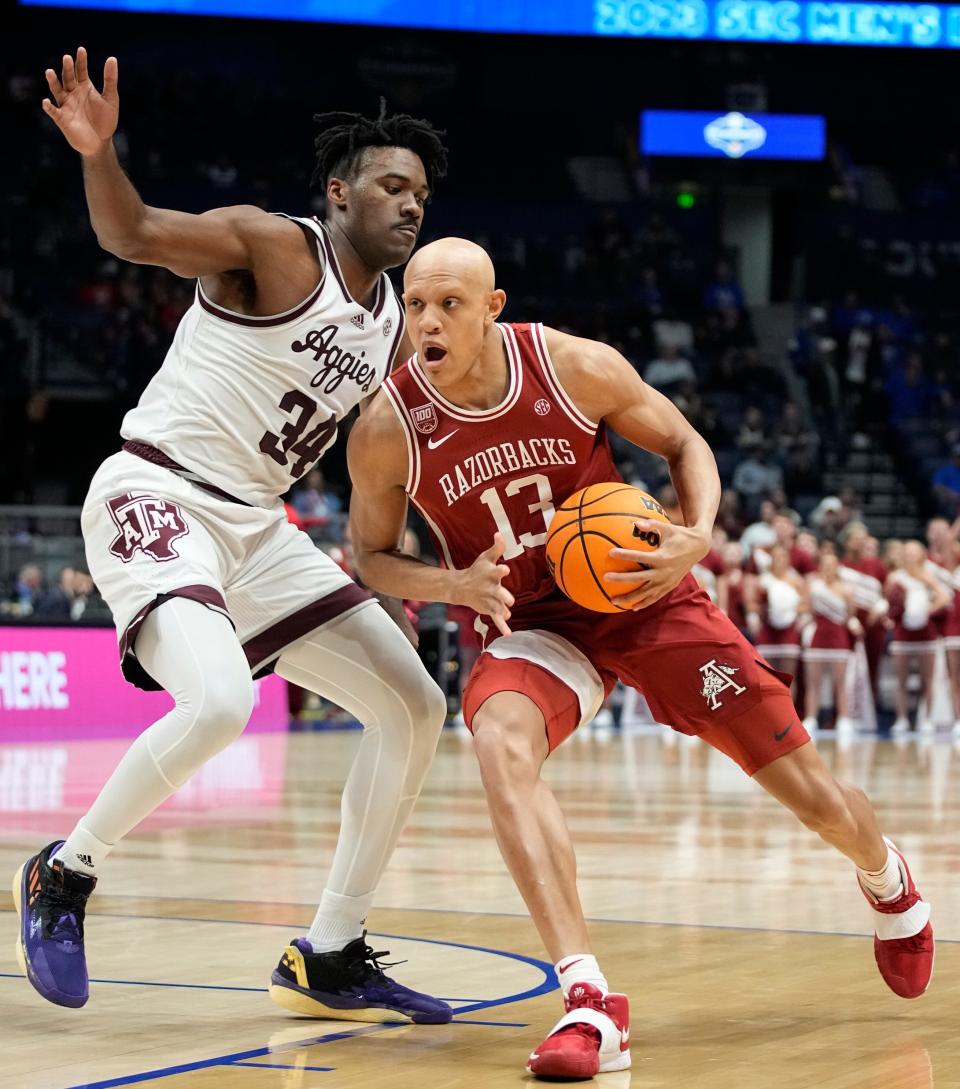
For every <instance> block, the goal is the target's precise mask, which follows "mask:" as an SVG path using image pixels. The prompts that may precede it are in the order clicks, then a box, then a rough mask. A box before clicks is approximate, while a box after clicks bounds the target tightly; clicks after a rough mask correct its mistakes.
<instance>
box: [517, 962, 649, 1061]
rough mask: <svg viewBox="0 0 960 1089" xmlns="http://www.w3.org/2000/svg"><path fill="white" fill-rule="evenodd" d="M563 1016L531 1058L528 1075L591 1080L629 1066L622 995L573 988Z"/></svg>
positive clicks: (585, 985) (627, 1007)
mask: <svg viewBox="0 0 960 1089" xmlns="http://www.w3.org/2000/svg"><path fill="white" fill-rule="evenodd" d="M565 1005H566V1007H567V1012H566V1013H565V1014H564V1015H563V1017H561V1018H560V1020H559V1021H558V1022H557V1023H556V1025H554V1027H553V1029H552V1031H551V1032H550V1035H549V1036H548V1037H547V1038H546V1040H544V1041H543V1043H542V1044H541V1045H540V1046H539V1047H538V1048H537V1049H536V1051H534V1052H532V1053H531V1055H530V1058H529V1059H528V1060H527V1070H529V1071H530V1073H531V1074H533V1075H534V1076H535V1077H538V1078H570V1079H574V1078H583V1079H586V1078H592V1077H593V1076H594V1074H604V1073H607V1072H608V1071H610V1070H626V1069H627V1067H628V1066H629V1065H630V1003H629V1002H628V1001H627V996H626V995H625V994H604V993H603V992H602V991H601V990H600V988H599V987H594V985H593V984H592V983H576V984H574V986H573V987H571V988H570V994H569V995H567V997H566V1000H565Z"/></svg>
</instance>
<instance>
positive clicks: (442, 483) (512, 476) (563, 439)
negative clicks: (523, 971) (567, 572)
mask: <svg viewBox="0 0 960 1089" xmlns="http://www.w3.org/2000/svg"><path fill="white" fill-rule="evenodd" d="M496 328H497V329H498V330H499V332H500V335H501V336H502V337H503V343H504V349H505V353H506V359H507V367H508V369H509V375H510V380H509V383H508V388H507V393H506V396H505V397H504V399H503V401H502V402H501V403H500V404H499V405H496V406H495V407H493V408H490V409H487V410H483V411H478V410H473V409H465V408H460V407H459V406H457V405H454V404H452V403H451V402H450V401H447V400H446V399H445V398H444V397H443V396H442V394H441V393H440V392H439V391H438V390H437V389H435V388H434V387H433V386H432V385H431V384H430V382H429V380H428V379H427V377H426V375H425V374H424V372H423V369H422V368H421V366H420V363H419V361H418V359H417V356H415V355H414V356H413V357H412V358H411V359H409V360H408V361H407V362H406V363H405V364H404V365H403V366H402V367H399V368H398V369H397V370H395V371H394V372H393V373H392V374H391V375H390V377H389V378H388V379H387V380H386V382H385V383H384V386H383V389H384V392H385V393H386V395H387V397H388V398H389V400H390V403H391V404H392V406H393V408H394V411H395V412H396V414H397V416H398V417H399V419H400V422H401V424H402V425H403V429H404V434H405V435H406V438H407V453H408V459H409V474H408V477H407V483H406V490H407V494H408V495H409V496H410V500H411V502H412V503H413V505H414V506H415V507H416V508H417V510H418V511H419V512H420V513H421V515H423V518H424V520H425V521H426V523H427V526H428V527H429V529H430V533H431V535H432V537H433V540H434V544H435V545H436V547H437V550H438V552H439V554H440V555H441V556H442V557H443V561H444V563H445V564H446V566H447V567H452V568H463V567H469V566H470V564H472V563H473V562H474V560H475V559H476V558H477V556H478V555H479V554H480V553H481V552H482V551H483V550H484V549H486V548H489V547H490V545H491V543H492V541H493V535H494V533H495V532H496V531H497V530H499V531H500V533H501V534H502V535H503V539H504V541H505V542H506V548H505V549H504V553H503V562H504V563H506V564H507V565H508V566H509V567H510V574H509V575H508V576H507V578H506V579H505V580H504V586H506V587H507V589H509V590H510V592H511V593H512V594H513V595H514V597H515V599H516V607H519V606H521V605H523V604H524V603H526V602H530V601H535V600H537V599H538V598H541V597H543V596H544V595H545V594H548V593H550V592H552V591H553V590H554V589H555V585H554V581H553V577H552V576H551V574H550V572H549V570H548V568H547V560H546V553H545V550H544V545H545V543H546V539H547V529H548V528H549V526H550V521H551V519H552V518H553V514H554V510H555V507H556V505H557V504H559V503H562V502H563V501H564V500H565V499H566V498H567V496H569V495H572V494H573V492H575V491H577V490H578V489H580V488H584V487H586V486H587V485H588V484H594V483H599V482H601V481H607V480H619V479H620V476H619V474H618V473H617V471H616V469H615V467H614V464H613V458H612V457H611V454H610V447H609V445H608V442H607V437H606V428H605V426H604V425H603V424H602V423H601V424H597V423H595V422H594V421H592V420H589V419H588V418H587V417H586V416H584V415H583V413H581V412H580V411H579V410H578V409H577V407H576V405H574V403H573V401H572V400H571V399H570V397H569V396H568V395H567V394H566V392H565V391H564V389H563V387H562V386H561V384H560V381H559V379H558V378H557V374H556V371H555V370H554V366H553V362H552V361H551V359H550V353H549V352H548V350H547V343H546V338H545V336H544V332H543V326H542V325H539V324H537V325H530V324H512V323H509V324H498V325H497V326H496Z"/></svg>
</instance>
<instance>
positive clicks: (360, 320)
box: [350, 314, 363, 329]
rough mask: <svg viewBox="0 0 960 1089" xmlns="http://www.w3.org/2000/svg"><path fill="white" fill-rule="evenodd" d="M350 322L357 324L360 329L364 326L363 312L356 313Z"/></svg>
mask: <svg viewBox="0 0 960 1089" xmlns="http://www.w3.org/2000/svg"><path fill="white" fill-rule="evenodd" d="M350 324H351V325H355V326H356V327H357V328H358V329H362V328H363V314H354V315H353V317H352V318H351V319H350Z"/></svg>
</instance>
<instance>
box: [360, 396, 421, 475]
mask: <svg viewBox="0 0 960 1089" xmlns="http://www.w3.org/2000/svg"><path fill="white" fill-rule="evenodd" d="M409 457H410V455H409V452H408V450H407V438H406V434H405V432H404V430H403V425H402V424H401V423H400V420H399V419H398V418H397V414H396V412H395V411H394V409H393V406H392V405H391V404H390V400H389V398H388V397H387V395H386V394H385V393H384V392H383V390H380V391H378V392H377V393H376V394H375V395H374V396H373V397H372V398H371V400H370V403H369V404H368V405H367V406H366V408H364V410H363V411H362V412H361V413H360V415H359V417H358V419H357V421H356V423H355V424H354V425H353V428H352V429H351V431H350V437H349V439H348V440H347V459H348V462H349V467H350V478H351V480H352V482H353V484H354V486H355V487H359V488H361V489H369V488H370V487H371V486H372V487H373V488H377V489H379V488H390V487H393V486H399V487H402V486H403V485H404V483H405V482H406V479H407V471H408V468H409V464H408V463H409Z"/></svg>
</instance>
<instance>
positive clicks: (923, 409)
mask: <svg viewBox="0 0 960 1089" xmlns="http://www.w3.org/2000/svg"><path fill="white" fill-rule="evenodd" d="M886 387H887V396H888V397H889V399H890V400H889V406H890V407H889V410H888V411H889V417H890V422H891V423H892V424H894V425H897V424H899V423H900V422H901V421H902V420H909V419H916V418H918V417H921V416H925V415H926V414H927V413H928V412H929V411H931V410H932V409H933V407H934V405H935V404H936V403H937V400H938V390H937V389H936V388H935V387H934V385H933V383H932V382H931V381H930V379H929V378H927V375H926V372H925V371H924V369H923V356H921V354H920V353H919V352H910V354H909V355H908V356H907V359H906V362H905V364H904V366H903V368H902V369H901V368H900V367H894V368H892V369H891V370H890V372H889V374H888V377H887V382H886Z"/></svg>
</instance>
